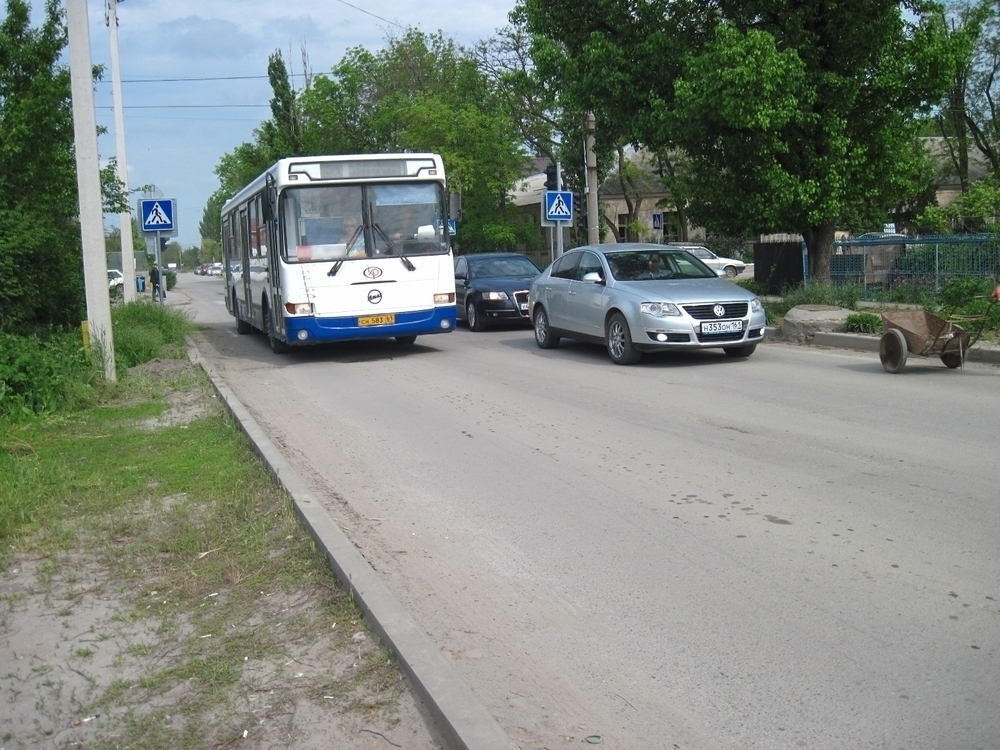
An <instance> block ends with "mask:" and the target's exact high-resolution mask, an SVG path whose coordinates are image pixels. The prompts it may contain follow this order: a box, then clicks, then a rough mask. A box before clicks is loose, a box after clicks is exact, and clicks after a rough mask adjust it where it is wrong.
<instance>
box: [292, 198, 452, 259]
mask: <svg viewBox="0 0 1000 750" xmlns="http://www.w3.org/2000/svg"><path fill="white" fill-rule="evenodd" d="M280 210H281V216H282V222H283V225H284V233H285V243H284V257H285V260H286V261H289V262H296V261H299V262H303V261H304V262H308V261H325V260H343V259H347V260H350V259H352V258H367V257H372V256H374V255H430V254H441V253H447V252H448V234H447V230H446V228H445V227H446V224H445V213H444V191H443V188H442V187H441V185H439V184H435V183H417V184H406V185H403V184H378V185H367V186H362V185H323V186H314V187H293V188H288V189H287V190H285V191H284V192H283V193H282V196H281V209H280Z"/></svg>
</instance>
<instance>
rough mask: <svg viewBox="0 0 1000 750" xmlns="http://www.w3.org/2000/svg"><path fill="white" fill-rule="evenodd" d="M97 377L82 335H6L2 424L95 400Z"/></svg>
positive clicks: (1, 364) (0, 362) (1, 353)
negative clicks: (6, 421)
mask: <svg viewBox="0 0 1000 750" xmlns="http://www.w3.org/2000/svg"><path fill="white" fill-rule="evenodd" d="M96 377H97V371H96V370H95V368H94V367H93V365H92V364H91V362H90V361H89V360H88V358H87V356H86V354H85V353H84V349H83V339H82V338H81V337H80V334H79V333H51V334H49V335H44V336H43V335H39V336H16V335H11V334H3V333H0V418H5V419H16V418H23V417H26V416H30V415H32V414H44V413H51V412H55V411H59V410H61V409H66V408H74V407H76V406H78V405H79V404H80V403H81V402H86V401H88V400H91V399H92V398H93V394H92V388H91V386H92V383H93V381H94V380H95V378H96Z"/></svg>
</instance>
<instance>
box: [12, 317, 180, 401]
mask: <svg viewBox="0 0 1000 750" xmlns="http://www.w3.org/2000/svg"><path fill="white" fill-rule="evenodd" d="M111 326H112V331H113V333H114V341H115V364H116V369H117V371H118V375H119V376H122V375H124V374H125V371H126V370H127V369H128V368H130V367H134V366H135V365H138V364H142V363H143V362H148V361H149V360H151V359H156V358H163V357H169V356H171V355H176V354H177V353H178V350H179V348H180V347H182V346H183V344H184V338H185V336H186V335H187V334H188V333H189V332H190V331H191V329H192V326H191V322H190V321H189V320H188V318H187V316H186V315H185V314H184V313H183V312H182V311H180V310H176V309H173V308H169V307H167V308H164V307H161V306H160V305H156V304H153V303H151V302H130V303H129V304H127V305H118V306H116V307H114V308H112V311H111ZM171 349H172V350H173V351H171ZM101 382H103V381H102V370H101V368H100V367H99V366H97V365H96V364H95V363H94V362H92V361H91V360H90V359H89V358H88V357H87V355H86V353H85V352H84V348H83V339H82V337H81V335H80V332H79V331H78V330H69V331H66V330H63V331H60V332H48V333H44V334H43V333H39V334H36V335H34V336H18V335H14V334H4V333H0V419H22V418H24V417H28V416H31V415H33V414H48V413H53V412H58V411H72V410H73V409H76V408H79V407H80V406H81V405H84V404H87V403H91V402H93V401H94V399H95V398H97V391H96V386H97V385H98V384H99V383H101Z"/></svg>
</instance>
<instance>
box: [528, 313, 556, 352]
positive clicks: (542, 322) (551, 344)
mask: <svg viewBox="0 0 1000 750" xmlns="http://www.w3.org/2000/svg"><path fill="white" fill-rule="evenodd" d="M532 322H533V323H534V326H535V343H536V344H538V348H539V349H555V348H556V347H557V346H559V337H558V336H556V335H555V334H554V333H552V329H551V328H549V316H548V314H547V313H546V312H545V308H544V307H541V306H539V307H538V309H536V310H535V318H534V320H533V321H532Z"/></svg>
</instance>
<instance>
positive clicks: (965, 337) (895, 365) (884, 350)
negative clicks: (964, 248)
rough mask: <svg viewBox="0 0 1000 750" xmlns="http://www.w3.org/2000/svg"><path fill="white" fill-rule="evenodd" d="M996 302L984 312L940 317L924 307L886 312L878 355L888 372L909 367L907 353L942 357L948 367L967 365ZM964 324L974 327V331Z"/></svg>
mask: <svg viewBox="0 0 1000 750" xmlns="http://www.w3.org/2000/svg"><path fill="white" fill-rule="evenodd" d="M993 304H994V303H993V302H991V303H990V305H989V307H987V308H986V312H985V313H983V314H982V315H964V316H954V315H951V316H949V317H948V318H939V317H938V316H937V315H932V314H931V313H929V312H924V311H922V310H913V311H899V312H888V313H882V327H883V329H884V333H883V334H882V338H881V340H880V341H879V347H878V355H879V359H880V360H882V367H884V368H885V371H886V372H891V373H897V372H899V371H901V370H902V369H903V368H904V367H905V366H906V357H907V354H914V355H916V356H918V357H930V356H934V355H936V356H938V357H940V358H941V361H942V362H943V363H944V364H945V366H946V367H949V368H951V369H955V368H957V367H961V366H962V365H963V364H965V357H966V354H967V353H968V351H969V348H970V347H971V346H972V345H973V344H975V343H976V342H977V341H978V340H979V337H980V336H981V335H982V332H983V328H984V327H985V326H986V319H987V318H988V317H989V314H990V310H991V309H992V308H993ZM961 324H965V325H966V326H969V327H970V328H971V327H972V326H974V325H977V324H978V327H977V328H976V332H975V333H974V334H970V333H969V331H968V330H966V328H964V327H963V326H962V325H961Z"/></svg>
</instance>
